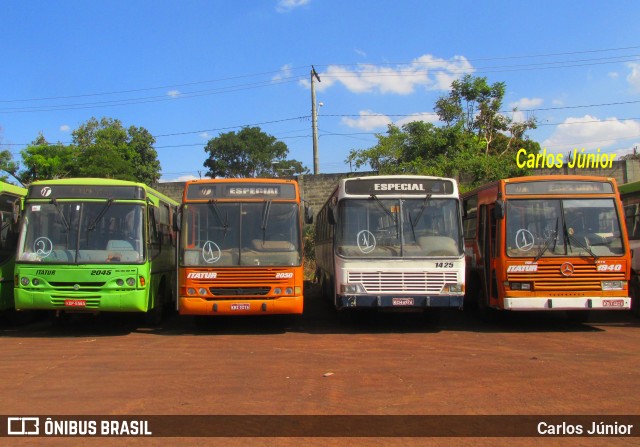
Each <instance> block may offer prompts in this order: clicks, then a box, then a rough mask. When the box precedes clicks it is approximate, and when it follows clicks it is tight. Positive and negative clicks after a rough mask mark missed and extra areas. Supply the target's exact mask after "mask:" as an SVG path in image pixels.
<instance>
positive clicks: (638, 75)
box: [627, 63, 640, 92]
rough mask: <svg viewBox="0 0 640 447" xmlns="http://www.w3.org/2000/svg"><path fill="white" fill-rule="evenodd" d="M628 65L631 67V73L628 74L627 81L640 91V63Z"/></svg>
mask: <svg viewBox="0 0 640 447" xmlns="http://www.w3.org/2000/svg"><path fill="white" fill-rule="evenodd" d="M627 66H628V67H629V68H631V73H629V75H628V76H627V82H628V83H629V84H630V85H631V87H632V88H633V89H634V90H635V91H637V92H640V64H638V63H628V64H627Z"/></svg>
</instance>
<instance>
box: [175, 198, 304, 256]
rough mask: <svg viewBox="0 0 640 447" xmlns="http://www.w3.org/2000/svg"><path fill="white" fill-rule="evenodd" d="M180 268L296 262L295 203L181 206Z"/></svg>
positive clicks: (297, 238) (299, 246)
mask: <svg viewBox="0 0 640 447" xmlns="http://www.w3.org/2000/svg"><path fill="white" fill-rule="evenodd" d="M182 237H183V241H182V242H183V243H182V250H181V259H180V263H181V265H183V266H216V267H229V266H238V265H251V266H297V265H300V263H301V262H302V250H301V244H300V232H299V208H298V205H297V204H296V203H279V202H274V201H272V200H265V201H262V202H233V203H231V202H219V201H216V200H210V201H209V202H208V203H195V204H194V203H191V204H188V205H186V206H185V207H184V211H183V224H182Z"/></svg>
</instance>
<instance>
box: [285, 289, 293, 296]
mask: <svg viewBox="0 0 640 447" xmlns="http://www.w3.org/2000/svg"><path fill="white" fill-rule="evenodd" d="M284 294H285V295H292V294H293V289H292V288H291V287H287V288H286V289H284Z"/></svg>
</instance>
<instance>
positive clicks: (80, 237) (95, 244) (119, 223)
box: [18, 200, 144, 264]
mask: <svg viewBox="0 0 640 447" xmlns="http://www.w3.org/2000/svg"><path fill="white" fill-rule="evenodd" d="M143 215H144V214H143V206H142V205H140V204H132V203H118V202H113V201H101V202H80V201H72V202H70V201H60V202H59V201H56V200H52V201H51V202H48V203H30V204H28V205H27V207H26V210H25V214H24V219H23V223H22V232H21V239H20V243H19V247H18V259H19V260H20V261H34V262H44V263H51V264H96V263H99V264H102V263H112V264H131V263H140V262H143V261H144V251H143V241H144V233H143V228H144V226H143V222H144V219H143Z"/></svg>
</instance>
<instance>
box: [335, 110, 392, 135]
mask: <svg viewBox="0 0 640 447" xmlns="http://www.w3.org/2000/svg"><path fill="white" fill-rule="evenodd" d="M342 123H343V124H346V125H347V126H349V127H351V128H355V129H362V130H373V129H376V128H379V127H387V126H388V125H389V124H391V119H390V118H389V117H388V116H386V115H383V114H382V113H374V112H372V111H371V110H362V111H360V117H359V118H357V119H354V118H348V117H344V118H342Z"/></svg>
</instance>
